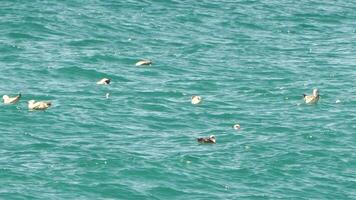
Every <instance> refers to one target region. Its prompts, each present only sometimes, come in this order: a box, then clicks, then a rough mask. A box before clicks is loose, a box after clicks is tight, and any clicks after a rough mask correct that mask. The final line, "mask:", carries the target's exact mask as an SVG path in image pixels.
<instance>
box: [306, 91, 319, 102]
mask: <svg viewBox="0 0 356 200" xmlns="http://www.w3.org/2000/svg"><path fill="white" fill-rule="evenodd" d="M319 98H320V95H319V90H318V89H314V90H313V94H312V95H306V94H303V99H304V102H305V103H306V104H314V103H317V102H318V101H319Z"/></svg>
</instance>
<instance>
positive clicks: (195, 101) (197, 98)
mask: <svg viewBox="0 0 356 200" xmlns="http://www.w3.org/2000/svg"><path fill="white" fill-rule="evenodd" d="M201 101H202V98H201V97H200V96H192V101H191V103H192V104H194V105H196V104H199V103H200V102H201Z"/></svg>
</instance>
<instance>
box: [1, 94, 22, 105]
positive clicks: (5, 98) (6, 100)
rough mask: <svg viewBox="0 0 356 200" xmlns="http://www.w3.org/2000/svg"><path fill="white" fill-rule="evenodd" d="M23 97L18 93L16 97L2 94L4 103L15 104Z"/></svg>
mask: <svg viewBox="0 0 356 200" xmlns="http://www.w3.org/2000/svg"><path fill="white" fill-rule="evenodd" d="M20 98H21V94H18V95H17V96H16V97H9V96H7V95H4V96H2V99H3V102H4V104H13V103H17V102H18V101H19V100H20Z"/></svg>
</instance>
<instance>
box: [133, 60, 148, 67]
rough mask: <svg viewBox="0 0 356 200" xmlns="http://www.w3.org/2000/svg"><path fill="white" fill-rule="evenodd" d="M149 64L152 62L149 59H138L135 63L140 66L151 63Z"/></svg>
mask: <svg viewBox="0 0 356 200" xmlns="http://www.w3.org/2000/svg"><path fill="white" fill-rule="evenodd" d="M151 64H152V61H150V60H140V61H138V62H137V63H136V64H135V65H136V66H141V65H151Z"/></svg>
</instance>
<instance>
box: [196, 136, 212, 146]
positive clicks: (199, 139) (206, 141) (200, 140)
mask: <svg viewBox="0 0 356 200" xmlns="http://www.w3.org/2000/svg"><path fill="white" fill-rule="evenodd" d="M197 141H198V142H200V143H213V144H215V143H216V138H215V136H214V135H211V136H209V137H206V138H197Z"/></svg>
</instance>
